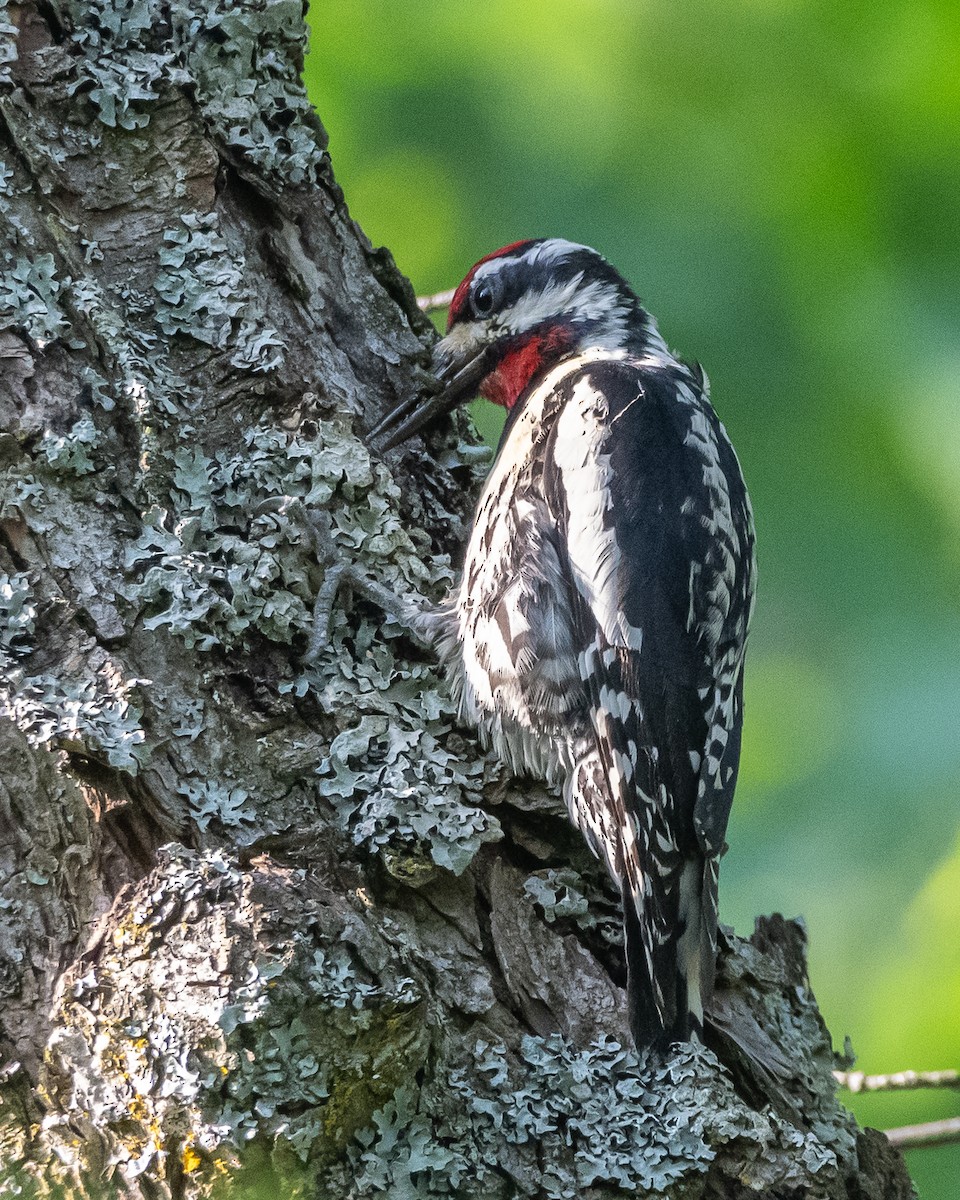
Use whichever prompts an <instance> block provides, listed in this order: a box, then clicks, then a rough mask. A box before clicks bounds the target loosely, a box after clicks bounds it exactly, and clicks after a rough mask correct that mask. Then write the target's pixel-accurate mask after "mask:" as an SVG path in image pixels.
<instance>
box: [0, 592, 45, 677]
mask: <svg viewBox="0 0 960 1200" xmlns="http://www.w3.org/2000/svg"><path fill="white" fill-rule="evenodd" d="M36 622H37V607H36V604H35V603H34V597H33V588H32V587H31V585H30V579H29V577H28V576H27V575H25V574H23V573H22V572H17V573H16V574H14V575H7V574H5V573H3V572H0V666H6V665H8V664H12V663H13V662H14V660H15V659H17V658H20V657H21V656H23V655H24V654H29V653H30V650H31V648H32V644H33V631H34V629H35V628H36Z"/></svg>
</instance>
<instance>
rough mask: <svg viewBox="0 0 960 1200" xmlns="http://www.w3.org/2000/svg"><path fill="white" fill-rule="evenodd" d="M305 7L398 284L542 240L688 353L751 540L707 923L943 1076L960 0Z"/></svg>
mask: <svg viewBox="0 0 960 1200" xmlns="http://www.w3.org/2000/svg"><path fill="white" fill-rule="evenodd" d="M311 20H312V22H313V27H314V34H313V38H312V46H311V53H310V56H309V57H308V60H307V80H308V85H309V87H310V89H311V95H312V98H313V100H314V102H315V104H316V106H317V108H318V110H319V112H320V115H321V118H322V119H323V121H324V123H325V125H326V127H327V129H328V130H329V133H330V139H331V145H330V148H331V154H332V158H333V164H334V169H335V171H336V174H337V178H338V180H339V182H340V183H341V185H342V186H343V188H344V191H345V193H346V197H347V201H348V203H349V205H350V208H351V211H352V213H353V215H354V217H356V219H357V220H358V221H359V222H360V224H361V225H362V226H363V228H364V230H365V231H366V232H367V234H368V235H369V236H370V238H371V239H372V240H373V241H374V243H378V244H385V245H387V246H389V247H390V248H391V250H392V251H393V253H394V255H395V257H396V259H397V262H398V263H399V265H400V267H401V269H402V270H403V271H405V272H406V273H407V274H408V275H409V276H410V278H411V279H412V280H413V283H414V286H415V287H416V288H417V290H418V291H419V292H421V293H424V292H433V291H437V290H440V289H442V288H445V287H450V286H452V285H454V284H456V283H457V282H459V280H460V278H461V277H462V275H463V274H464V273H465V272H466V270H467V268H468V267H469V266H470V265H471V264H472V263H473V262H474V260H475V259H477V258H478V257H479V256H480V255H482V254H484V253H486V252H488V251H490V250H492V249H494V248H496V247H497V246H500V245H502V244H504V243H506V242H510V241H514V240H516V239H518V238H523V237H535V236H541V235H560V236H563V237H567V238H570V239H572V240H574V241H581V242H586V243H588V244H590V245H593V246H596V247H597V248H598V249H600V250H601V251H602V252H603V253H604V254H605V255H606V256H607V257H608V258H609V259H610V260H611V261H612V262H613V263H614V264H615V265H616V266H617V267H618V268H619V269H620V270H621V271H622V272H623V274H625V275H626V276H627V278H628V279H630V280H631V281H632V282H633V283H634V284H635V286H636V288H637V290H638V291H639V293H640V294H641V296H643V297H644V299H645V300H646V302H647V304H648V306H649V308H650V309H651V311H652V312H654V313H655V314H656V315H657V317H658V318H659V321H660V325H661V328H662V330H663V332H664V334H665V336H666V338H667V340H668V342H669V343H670V344H671V345H672V346H673V347H675V348H676V349H677V351H678V352H679V353H680V354H681V355H684V356H687V357H690V358H696V359H699V360H700V361H702V362H703V364H704V366H705V367H706V369H707V371H708V373H709V375H710V377H711V380H712V384H713V397H714V401H715V403H716V407H717V409H718V410H719V412H720V415H721V417H722V418H723V420H724V422H725V423H726V425H727V428H728V430H729V431H730V433H731V436H732V437H733V440H734V442H735V444H736V446H737V449H738V452H739V454H740V458H741V461H742V463H743V467H744V471H745V473H746V476H747V480H748V482H749V485H750V488H751V492H752V495H753V502H754V507H755V510H756V518H757V529H758V538H759V555H760V595H759V602H758V607H757V613H756V620H755V624H754V629H753V633H752V642H751V652H750V656H749V659H748V670H747V677H746V680H747V683H746V690H747V718H746V732H745V747H744V755H743V769H742V776H741V780H742V782H741V785H740V788H739V792H738V796H737V801H736V804H735V806H734V815H733V819H732V824H731V829H730V833H729V841H730V846H731V850H730V853H729V855H728V856H727V858H726V860H725V863H724V870H723V881H722V889H721V901H722V916H723V918H724V919H725V920H726V921H728V922H731V923H733V924H735V925H736V926H737V928H738V929H740V930H741V931H749V929H750V928H751V926H752V921H753V917H754V915H755V914H756V913H760V912H769V911H772V910H781V911H783V912H785V913H788V914H796V913H802V914H803V916H804V917H805V918H806V920H807V924H808V928H809V934H810V972H811V978H812V982H813V986H814V989H815V991H816V993H817V996H818V998H819V1000H820V1003H821V1005H822V1008H823V1012H824V1014H825V1016H826V1019H827V1021H828V1023H829V1025H830V1028H831V1030H832V1031H833V1035H834V1040H835V1043H836V1044H837V1045H841V1046H842V1044H843V1038H844V1036H845V1035H847V1034H849V1035H850V1037H851V1038H852V1041H853V1046H854V1049H855V1051H856V1053H857V1055H858V1065H859V1066H860V1067H861V1068H862V1069H864V1070H866V1071H870V1072H885V1071H892V1070H898V1069H903V1068H907V1067H911V1068H914V1069H933V1068H944V1067H957V1066H960V838H958V834H960V661H958V660H960V389H958V385H957V375H958V368H960V343H958V330H960V290H958V285H957V281H958V278H960V6H958V5H957V4H956V0H941V2H940V3H925V2H924V0H919V2H918V0H874V2H873V3H870V4H865V3H847V4H841V5H836V4H832V3H826V2H823V3H814V2H812V0H741V3H733V2H732V0H726V2H725V0H713V2H712V3H711V2H709V0H708V2H706V3H699V4H690V3H687V2H685V0H679V2H678V0H669V2H668V0H650V2H643V0H594V2H592V3H591V2H587V0H553V3H551V4H546V3H533V2H532V0H485V2H484V3H482V4H470V5H468V4H459V3H454V2H453V0H406V2H399V0H394V2H393V3H390V4H386V3H382V2H374V0H351V2H350V3H339V4H338V3H315V4H314V5H313V9H312V12H311ZM492 413H493V410H490V411H488V412H487V413H482V412H481V413H480V414H479V419H480V421H481V423H482V424H483V426H484V428H485V430H486V431H487V432H488V433H489V432H490V430H491V428H492V426H491V424H490V418H491V415H492ZM850 1104H851V1107H853V1108H854V1110H855V1111H856V1112H857V1113H858V1115H859V1117H860V1118H861V1119H862V1120H865V1121H868V1122H870V1123H873V1124H876V1125H879V1126H882V1127H883V1126H893V1125H898V1124H904V1123H908V1122H914V1121H920V1120H930V1119H934V1118H936V1117H939V1116H949V1115H956V1114H960V1094H958V1093H957V1092H953V1093H949V1092H941V1093H939V1094H930V1093H927V1094H915V1093H914V1094H908V1095H883V1096H874V1097H869V1098H856V1097H855V1098H853V1099H851V1101H850ZM910 1168H911V1171H912V1172H913V1174H914V1176H915V1178H916V1180H917V1182H918V1185H919V1187H920V1191H921V1196H922V1197H924V1200H956V1197H957V1195H958V1194H960V1147H948V1148H940V1149H926V1150H920V1151H915V1152H914V1153H913V1154H912V1155H911V1156H910Z"/></svg>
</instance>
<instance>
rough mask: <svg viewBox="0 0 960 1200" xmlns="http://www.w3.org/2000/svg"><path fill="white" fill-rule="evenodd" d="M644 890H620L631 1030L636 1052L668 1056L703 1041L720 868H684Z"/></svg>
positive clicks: (713, 864)
mask: <svg viewBox="0 0 960 1200" xmlns="http://www.w3.org/2000/svg"><path fill="white" fill-rule="evenodd" d="M652 876H653V877H652V878H649V879H648V880H647V881H646V887H645V888H643V889H642V890H640V889H638V888H637V887H635V886H631V885H630V884H629V883H628V882H627V881H626V880H625V881H624V883H623V885H622V891H621V894H622V897H623V931H624V950H625V956H626V962H627V996H628V1000H629V1007H630V1027H631V1031H632V1033H633V1037H634V1040H635V1042H636V1044H637V1049H639V1050H643V1049H647V1048H650V1049H654V1050H656V1051H658V1052H660V1053H664V1052H665V1051H666V1049H667V1047H668V1046H669V1045H670V1044H671V1043H672V1042H679V1041H687V1040H688V1039H689V1038H690V1036H691V1034H694V1033H696V1034H697V1035H698V1036H699V1037H702V1036H703V1013H704V1008H705V1006H706V1004H707V1002H708V1000H709V998H710V994H711V992H712V990H713V976H714V969H715V963H716V928H717V861H716V860H715V859H707V860H704V859H703V858H701V857H699V856H698V857H694V858H686V859H683V860H681V861H680V862H679V863H678V864H677V867H676V869H675V870H674V871H672V872H670V873H669V874H668V875H659V874H658V873H657V871H656V868H655V867H654V868H653V872H652Z"/></svg>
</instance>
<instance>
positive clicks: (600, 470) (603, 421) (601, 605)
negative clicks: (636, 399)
mask: <svg viewBox="0 0 960 1200" xmlns="http://www.w3.org/2000/svg"><path fill="white" fill-rule="evenodd" d="M604 357H606V356H604ZM609 357H611V358H613V357H615V356H613V355H610V356H609ZM617 357H619V356H617ZM599 358H600V355H597V359H598V360H599ZM579 365H580V366H581V367H582V366H583V360H582V359H580V360H579ZM637 386H638V387H639V384H638V385H637ZM607 417H608V412H607V401H606V398H605V397H604V395H603V393H602V392H601V391H599V390H598V389H597V388H595V387H594V386H593V385H592V384H591V383H590V381H589V380H588V379H582V380H580V381H579V382H578V383H577V384H576V385H575V386H574V388H573V392H572V395H571V397H570V400H569V401H568V403H567V404H566V405H565V406H564V409H563V412H562V413H561V414H560V416H559V417H558V419H557V426H556V439H555V443H554V449H553V456H554V461H555V462H556V464H557V469H558V471H559V472H560V478H561V481H562V484H563V490H564V494H565V496H566V501H567V513H568V517H567V553H568V555H569V558H570V563H571V566H572V567H573V576H574V581H575V582H576V585H577V590H578V591H579V592H580V594H581V595H582V596H583V598H584V599H585V600H586V602H587V604H588V605H589V606H590V609H591V611H592V613H593V616H594V619H595V620H596V622H597V625H598V626H599V627H600V629H602V630H603V634H604V637H605V638H606V640H607V642H608V643H609V644H610V645H611V646H619V647H623V648H624V649H628V650H635V651H637V652H639V651H640V650H641V649H642V646H643V630H642V629H639V628H638V627H637V626H636V625H631V624H630V622H629V621H628V620H627V618H626V616H625V614H624V612H623V609H622V605H621V603H620V598H619V596H618V589H617V577H618V574H619V572H620V566H621V561H620V548H619V546H618V545H617V538H616V534H615V531H614V529H613V526H612V524H611V523H610V522H608V520H607V518H606V514H607V512H608V510H609V509H610V508H611V506H612V496H611V491H610V488H611V483H612V472H611V469H610V456H609V454H606V453H604V445H605V442H606V440H607V437H608V434H609V424H608V421H607Z"/></svg>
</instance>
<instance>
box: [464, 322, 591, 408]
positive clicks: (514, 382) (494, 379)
mask: <svg viewBox="0 0 960 1200" xmlns="http://www.w3.org/2000/svg"><path fill="white" fill-rule="evenodd" d="M572 342H573V336H572V334H571V332H570V331H569V330H568V329H565V328H564V327H563V326H562V325H555V326H554V327H553V328H552V329H548V330H546V331H540V332H539V333H530V334H528V335H527V336H526V337H525V338H523V339H518V340H517V341H516V342H515V343H514V345H513V346H511V348H510V349H509V350H508V351H507V353H506V354H505V355H504V356H503V358H501V360H500V362H499V363H498V364H497V366H496V368H495V369H494V370H493V371H491V372H490V374H489V375H488V376H487V377H486V379H484V381H483V383H481V384H480V395H481V396H483V397H484V398H485V399H486V400H490V401H492V402H493V403H494V404H499V405H501V406H502V407H503V408H506V409H511V408H513V406H514V405H515V404H516V402H517V401H518V400H519V399H520V396H521V393H522V392H523V391H524V389H525V388H526V386H527V384H528V383H529V382H530V380H531V379H532V378H533V377H534V375H536V374H537V373H538V372H539V371H540V370H542V369H543V368H544V367H547V366H550V365H551V364H552V363H554V362H556V360H557V359H558V358H560V357H561V356H562V355H563V353H564V352H565V351H566V350H567V349H568V348H569V347H570V345H571V344H572Z"/></svg>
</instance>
